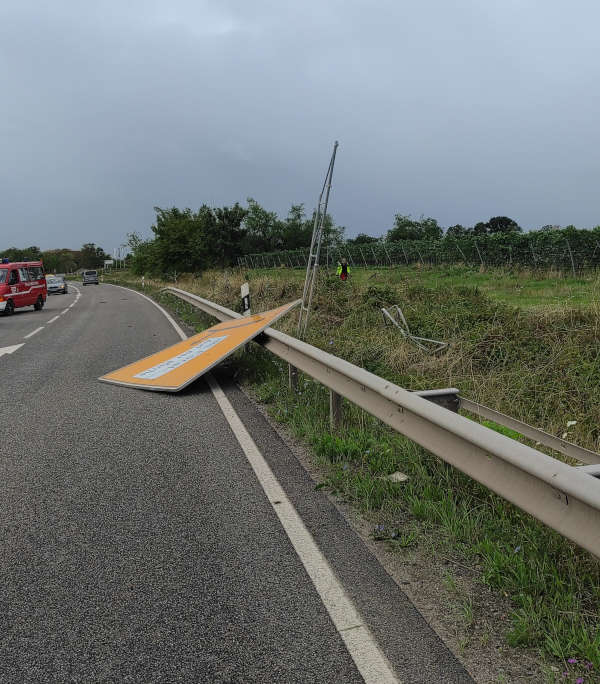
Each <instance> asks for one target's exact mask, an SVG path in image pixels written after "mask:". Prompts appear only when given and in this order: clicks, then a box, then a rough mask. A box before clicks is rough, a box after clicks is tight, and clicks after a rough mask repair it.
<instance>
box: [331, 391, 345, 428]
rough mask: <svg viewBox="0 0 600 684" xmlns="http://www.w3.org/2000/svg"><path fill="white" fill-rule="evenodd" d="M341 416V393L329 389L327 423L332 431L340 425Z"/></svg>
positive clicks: (342, 412) (342, 413)
mask: <svg viewBox="0 0 600 684" xmlns="http://www.w3.org/2000/svg"><path fill="white" fill-rule="evenodd" d="M343 416H344V410H343V408H342V395H341V394H338V393H337V392H334V391H333V390H329V424H330V426H331V431H332V432H334V431H335V430H338V429H339V428H340V427H341V425H342V418H343Z"/></svg>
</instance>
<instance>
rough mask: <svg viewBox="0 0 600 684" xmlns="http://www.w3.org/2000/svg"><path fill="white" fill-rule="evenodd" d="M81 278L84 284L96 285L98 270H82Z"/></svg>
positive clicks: (97, 282)
mask: <svg viewBox="0 0 600 684" xmlns="http://www.w3.org/2000/svg"><path fill="white" fill-rule="evenodd" d="M82 280H83V284H84V285H98V284H99V283H100V281H99V280H98V271H84V272H83V276H82Z"/></svg>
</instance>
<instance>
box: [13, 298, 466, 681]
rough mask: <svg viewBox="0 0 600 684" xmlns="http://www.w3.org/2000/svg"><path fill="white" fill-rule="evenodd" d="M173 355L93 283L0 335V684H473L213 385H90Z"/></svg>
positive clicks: (164, 332) (144, 319)
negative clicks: (174, 391)
mask: <svg viewBox="0 0 600 684" xmlns="http://www.w3.org/2000/svg"><path fill="white" fill-rule="evenodd" d="M178 339H179V337H178V335H177V332H176V330H175V329H174V327H173V326H172V325H171V323H170V322H169V321H168V320H167V318H166V317H165V316H164V314H163V313H162V312H161V311H160V310H159V309H158V308H157V307H156V306H154V305H153V304H152V303H150V302H149V301H147V300H145V299H143V298H142V297H141V296H140V295H138V294H136V293H134V292H131V291H128V290H125V289H121V288H117V287H113V286H110V285H107V284H101V285H99V286H87V287H82V286H81V284H78V285H77V290H76V289H75V288H71V292H70V293H69V294H68V295H65V296H61V295H56V296H52V297H49V298H48V303H47V305H46V307H45V308H44V310H43V311H41V312H34V311H33V310H29V309H28V310H20V311H19V312H18V313H16V314H15V315H14V316H11V317H2V318H0V373H1V378H2V389H3V396H4V400H3V407H2V413H1V423H0V444H1V445H2V452H3V457H2V459H1V460H0V500H1V502H2V506H1V508H0V535H1V543H2V554H1V556H0V583H1V586H2V593H1V594H0V600H1V608H2V609H1V610H0V681H2V682H175V681H177V682H302V683H306V682H336V683H337V682H361V681H367V682H378V681H386V677H388V679H387V681H402V682H469V681H471V679H470V678H469V676H468V674H467V673H466V672H465V670H464V669H463V667H462V666H461V665H460V663H459V662H458V661H457V660H456V659H455V658H454V656H453V655H452V654H451V653H450V652H449V651H448V649H447V648H446V647H445V646H444V644H443V643H442V642H441V641H440V640H439V639H438V637H437V636H436V635H435V634H434V633H433V632H432V630H431V629H430V628H429V627H428V625H427V624H426V623H425V621H424V620H423V618H422V617H421V616H420V614H419V613H418V612H417V611H416V610H415V609H414V608H413V606H412V604H410V602H409V601H408V600H407V598H406V597H405V595H404V594H403V593H402V592H401V590H400V589H399V587H398V586H397V585H396V584H395V583H394V582H393V581H392V579H391V578H390V577H389V576H388V575H387V574H386V573H385V571H384V570H383V569H382V568H381V566H380V565H379V564H378V562H377V561H376V559H375V558H374V557H373V556H372V555H371V553H370V552H369V551H368V549H367V548H366V547H365V545H364V544H363V543H362V541H361V540H360V539H359V538H358V537H357V536H356V534H355V533H354V532H353V531H352V530H351V528H350V527H349V526H348V524H347V523H346V522H345V520H344V519H343V517H342V516H341V515H340V514H339V512H338V511H337V510H336V508H335V507H334V506H333V505H332V504H331V503H330V502H329V501H328V499H327V497H326V496H325V495H324V494H323V493H322V492H320V491H316V490H315V487H314V482H313V481H312V480H311V479H310V477H309V476H308V475H307V473H306V472H305V470H304V469H303V468H302V466H301V465H300V464H299V463H298V461H297V460H296V458H295V457H294V456H293V455H292V454H291V453H290V451H289V450H288V448H287V447H286V446H285V444H284V442H283V441H282V440H281V439H280V437H279V436H278V435H277V433H276V432H275V431H274V430H273V429H272V428H271V427H270V426H269V424H268V423H267V422H266V421H265V420H264V418H263V417H262V416H261V414H260V413H259V411H258V410H257V409H256V407H255V406H254V405H253V404H252V402H250V401H249V400H248V399H247V398H246V397H245V396H244V395H243V394H242V393H241V392H240V391H239V390H238V389H237V388H236V387H235V385H233V384H232V383H231V382H230V381H229V380H228V379H227V377H226V376H224V375H222V374H218V373H217V374H216V381H218V383H219V384H220V386H221V387H222V389H223V392H224V395H223V396H224V400H225V402H226V403H227V402H228V403H229V405H230V408H231V409H232V411H231V413H232V415H233V418H232V415H230V414H228V415H227V416H226V415H225V413H224V411H223V407H222V404H223V402H222V401H221V405H220V404H219V403H218V402H217V399H218V398H219V395H218V392H219V389H218V387H217V388H216V390H215V391H216V393H217V394H215V392H213V391H211V389H210V387H209V386H208V385H207V383H206V382H205V381H204V380H201V381H199V382H196V383H194V384H193V385H191V386H190V387H189V388H188V389H187V390H185V391H184V392H183V393H181V394H178V395H169V394H161V393H152V392H142V391H138V390H133V389H128V388H124V387H117V386H114V385H108V384H104V383H100V382H98V380H97V378H98V377H99V376H100V375H102V374H104V373H106V372H108V371H110V370H114V369H116V368H118V367H120V366H122V365H124V364H126V363H129V362H132V361H135V360H137V359H139V358H141V357H142V356H143V355H146V354H150V353H152V352H154V351H156V350H158V349H161V348H163V347H165V346H167V345H169V344H173V343H174V342H176V341H178ZM19 345H22V346H19ZM3 350H4V351H3ZM6 351H10V352H11V353H5V352H6ZM227 410H228V409H226V411H227ZM236 420H237V421H238V423H239V425H241V426H242V427H241V428H240V427H239V425H238V426H237V427H236V425H237V424H236V423H235V421H236ZM232 421H233V422H232ZM232 426H233V427H232ZM244 428H245V430H247V433H249V435H250V436H251V438H252V439H251V440H250V442H248V441H246V442H244V439H243V438H240V430H241V431H242V432H243V430H244ZM242 437H243V436H242ZM240 439H241V442H240ZM252 440H253V442H252ZM248 444H250V446H248ZM253 444H254V445H255V447H253V446H252V445H253ZM252 449H254V451H252ZM250 452H252V453H254V456H255V457H256V458H257V459H264V461H261V462H262V463H264V464H265V467H267V465H266V464H268V467H267V470H265V472H266V473H267V474H266V475H265V476H264V477H263V481H262V484H261V480H260V478H259V477H258V476H257V474H256V472H257V471H256V468H257V467H258V468H259V470H260V467H262V466H257V465H256V462H254V463H252V462H251V461H252V458H254V457H253V456H252V454H251V453H250ZM249 454H250V455H249ZM249 459H250V460H249ZM268 468H270V471H268ZM263 470H264V468H263ZM268 472H271V473H272V475H273V478H272V480H269V482H270V484H268V486H271V487H281V488H282V490H281V491H282V493H281V498H280V499H277V498H275V496H279V495H278V494H273V492H276V491H279V490H277V489H270V490H269V489H268V488H267V490H265V488H264V486H267V485H265V482H264V479H265V477H266V478H267V479H268V478H269V477H270V476H269V475H268ZM278 507H279V510H278ZM282 511H283V513H282ZM295 512H297V514H298V516H299V517H300V518H301V520H302V522H301V523H299V524H296V523H295V522H294V520H295V519H293V515H294V514H295ZM286 516H287V517H286ZM290 516H292V517H291V518H290ZM286 520H287V523H286ZM290 520H291V523H290ZM286 524H287V527H286ZM290 525H291V527H290ZM302 530H304V532H302ZM304 533H308V534H307V535H306V536H305V537H302V534H304ZM298 535H300V536H298ZM315 568H316V569H315ZM311 572H312V573H313V574H312V575H311ZM315 573H316V575H315ZM327 573H330V574H327ZM315 577H316V579H315ZM336 592H337V593H336ZM340 592H341V593H340ZM352 611H354V612H352ZM340 615H341V616H342V617H341V618H340ZM336 616H337V617H336ZM344 619H346V620H352V619H358V620H359V622H358V624H350V622H346V623H344ZM344 624H345V626H340V625H344ZM386 667H388V668H389V671H388V672H387V674H385V668H386ZM377 668H383V669H380V670H378V669H377ZM378 673H379V674H378ZM382 673H383V674H382Z"/></svg>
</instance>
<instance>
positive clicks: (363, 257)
mask: <svg viewBox="0 0 600 684" xmlns="http://www.w3.org/2000/svg"><path fill="white" fill-rule="evenodd" d="M358 251H359V252H360V255H361V257H362V260H363V263H364V265H365V268H367V260H366V259H365V255H364V252H363V251H362V247H359V248H358Z"/></svg>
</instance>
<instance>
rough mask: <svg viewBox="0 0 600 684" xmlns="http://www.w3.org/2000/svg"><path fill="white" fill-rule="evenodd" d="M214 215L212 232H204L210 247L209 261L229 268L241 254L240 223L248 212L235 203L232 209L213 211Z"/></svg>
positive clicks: (242, 232) (241, 230) (242, 235)
mask: <svg viewBox="0 0 600 684" xmlns="http://www.w3.org/2000/svg"><path fill="white" fill-rule="evenodd" d="M214 215H215V219H216V221H215V222H214V223H211V227H212V230H213V232H212V233H211V232H210V231H206V230H205V235H206V237H207V239H208V241H209V244H211V245H212V248H211V257H212V259H211V261H212V263H213V264H216V265H219V266H230V265H231V264H233V263H235V260H236V258H237V257H238V256H239V255H240V254H241V253H242V252H241V248H242V240H243V238H244V228H243V227H242V222H243V221H244V219H245V218H246V216H247V215H248V210H247V209H244V208H243V207H242V206H240V205H239V204H238V203H237V202H236V203H235V204H234V205H233V207H222V208H217V209H215V210H214Z"/></svg>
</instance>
